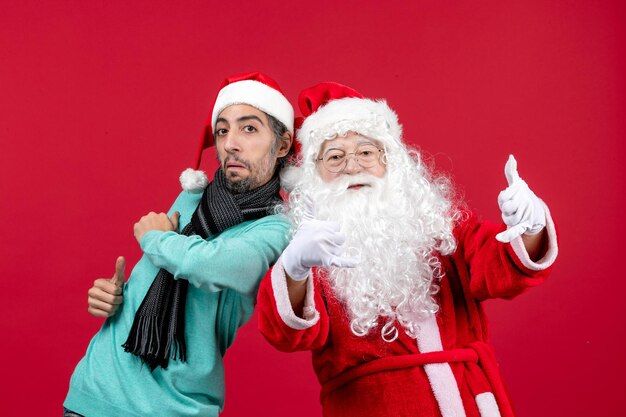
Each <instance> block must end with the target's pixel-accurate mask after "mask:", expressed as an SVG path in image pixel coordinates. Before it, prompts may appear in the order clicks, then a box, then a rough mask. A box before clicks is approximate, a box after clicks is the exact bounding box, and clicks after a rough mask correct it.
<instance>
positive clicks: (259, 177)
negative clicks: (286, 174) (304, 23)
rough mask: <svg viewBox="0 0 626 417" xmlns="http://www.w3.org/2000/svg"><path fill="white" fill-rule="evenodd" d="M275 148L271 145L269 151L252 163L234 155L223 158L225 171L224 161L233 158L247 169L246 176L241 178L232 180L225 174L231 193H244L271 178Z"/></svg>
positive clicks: (224, 164)
mask: <svg viewBox="0 0 626 417" xmlns="http://www.w3.org/2000/svg"><path fill="white" fill-rule="evenodd" d="M276 153H277V152H276V150H274V148H273V147H272V149H270V152H269V153H268V154H267V155H266V157H265V158H263V159H262V160H261V161H259V162H258V163H257V164H252V163H251V162H249V161H247V160H245V159H243V158H239V157H237V156H236V155H229V156H227V157H226V159H224V162H223V163H221V166H222V170H223V171H224V172H226V169H225V167H226V163H227V162H229V161H231V160H235V161H237V162H240V163H242V164H244V165H245V167H246V169H247V170H248V173H249V174H248V176H247V177H245V178H242V179H238V180H233V179H231V178H230V177H229V175H228V174H226V175H225V176H226V188H227V189H228V191H230V192H231V193H233V194H242V193H246V192H248V191H250V190H254V189H255V188H258V187H260V186H261V185H263V184H265V183H266V182H267V181H269V180H270V179H271V178H272V175H270V172H273V170H274V169H275V168H276V166H275V165H276V158H275V157H276Z"/></svg>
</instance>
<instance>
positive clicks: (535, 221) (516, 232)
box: [496, 155, 546, 243]
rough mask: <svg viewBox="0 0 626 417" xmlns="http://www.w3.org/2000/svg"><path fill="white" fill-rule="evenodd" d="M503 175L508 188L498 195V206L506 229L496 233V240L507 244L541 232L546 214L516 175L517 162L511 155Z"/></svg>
mask: <svg viewBox="0 0 626 417" xmlns="http://www.w3.org/2000/svg"><path fill="white" fill-rule="evenodd" d="M504 175H505V176H506V180H507V182H508V183H509V186H508V187H507V188H506V189H505V190H504V191H502V192H501V193H500V195H498V205H499V206H500V210H501V211H502V220H504V223H505V224H506V225H507V226H508V229H507V230H506V231H504V232H501V233H498V234H497V235H496V239H498V240H499V241H500V242H503V243H508V242H510V241H512V240H513V239H515V238H516V237H518V236H520V235H521V234H523V233H526V234H529V235H534V234H536V233H539V232H540V231H541V230H543V228H544V227H545V226H546V212H545V210H544V208H543V203H542V202H541V200H539V198H537V196H536V195H535V193H533V192H532V190H531V189H530V188H528V184H526V181H524V180H523V179H521V178H520V176H519V174H518V173H517V161H516V160H515V158H514V157H513V155H509V160H508V161H507V162H506V165H505V167H504Z"/></svg>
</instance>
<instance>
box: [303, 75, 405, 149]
mask: <svg viewBox="0 0 626 417" xmlns="http://www.w3.org/2000/svg"><path fill="white" fill-rule="evenodd" d="M298 105H299V107H300V111H301V112H302V115H303V116H304V118H305V119H304V122H303V123H302V126H301V127H300V129H299V130H298V133H297V137H296V139H297V140H298V141H299V142H300V144H301V145H302V156H303V157H304V158H309V157H316V156H317V154H318V152H319V149H320V147H321V145H322V143H323V142H324V141H325V140H329V139H333V138H335V137H337V136H344V135H346V134H347V133H348V132H355V133H358V134H360V135H363V136H366V137H369V138H372V139H376V140H377V141H379V142H381V143H382V144H383V145H384V146H386V147H389V146H392V147H395V146H402V126H401V125H400V123H399V122H398V116H397V115H396V113H395V112H394V111H393V110H392V109H391V108H390V107H389V106H388V105H387V103H386V102H385V100H372V99H368V98H365V97H364V96H363V95H362V94H361V93H359V92H358V91H356V90H354V89H353V88H350V87H348V86H345V85H342V84H338V83H334V82H323V83H320V84H317V85H315V86H313V87H310V88H307V89H305V90H303V91H302V92H301V93H300V96H299V99H298Z"/></svg>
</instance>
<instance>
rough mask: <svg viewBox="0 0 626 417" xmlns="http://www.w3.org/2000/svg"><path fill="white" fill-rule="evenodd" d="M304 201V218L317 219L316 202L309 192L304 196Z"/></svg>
mask: <svg viewBox="0 0 626 417" xmlns="http://www.w3.org/2000/svg"><path fill="white" fill-rule="evenodd" d="M302 200H303V202H304V212H303V213H302V218H303V219H304V220H314V219H315V203H314V202H313V200H312V199H311V197H310V196H309V195H308V194H304V196H303V197H302Z"/></svg>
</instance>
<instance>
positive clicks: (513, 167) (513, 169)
mask: <svg viewBox="0 0 626 417" xmlns="http://www.w3.org/2000/svg"><path fill="white" fill-rule="evenodd" d="M504 175H505V176H506V182H507V183H508V184H509V186H511V185H513V183H515V182H517V181H519V180H520V176H519V174H518V173H517V161H516V160H515V157H514V156H513V155H509V159H508V160H507V161H506V165H505V166H504Z"/></svg>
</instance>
